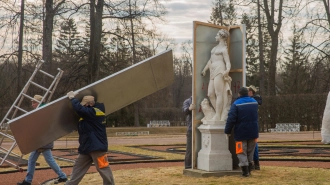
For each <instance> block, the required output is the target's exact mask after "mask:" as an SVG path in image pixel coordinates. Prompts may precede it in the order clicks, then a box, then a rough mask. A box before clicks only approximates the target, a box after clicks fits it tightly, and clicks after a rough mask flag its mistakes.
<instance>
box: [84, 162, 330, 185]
mask: <svg viewBox="0 0 330 185" xmlns="http://www.w3.org/2000/svg"><path fill="white" fill-rule="evenodd" d="M182 170H183V168H182V167H163V168H140V169H130V170H117V171H113V174H114V178H115V182H116V185H165V184H166V185H192V184H193V185H218V184H225V185H240V184H242V185H243V184H244V185H245V184H253V185H283V184H284V185H309V184H310V185H314V184H315V185H326V184H330V175H329V174H330V172H329V169H319V168H297V167H273V166H272V167H270V166H269V167H268V166H263V167H262V169H261V170H260V171H252V176H250V177H247V178H245V177H244V178H243V177H241V176H239V175H235V176H224V177H208V178H195V177H189V176H184V175H183V172H182ZM81 184H84V185H95V184H102V179H101V177H100V175H99V174H98V173H93V174H86V175H85V177H84V178H83V180H82V182H81Z"/></svg>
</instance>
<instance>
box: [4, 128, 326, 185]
mask: <svg viewBox="0 0 330 185" xmlns="http://www.w3.org/2000/svg"><path fill="white" fill-rule="evenodd" d="M108 140H109V145H133V144H134V145H152V144H157V145H171V144H183V143H185V141H186V137H185V135H163V136H160V137H159V136H141V137H140V136H135V137H110V138H109V139H108ZM297 140H299V141H303V140H316V142H319V141H320V140H321V134H320V132H297V133H261V134H260V137H259V141H297ZM319 143H320V142H319ZM320 144H321V143H320ZM77 145H78V143H77V141H66V140H64V141H63V140H62V141H56V142H55V148H69V147H74V146H75V147H76V146H77ZM260 164H261V168H262V166H288V167H291V166H292V167H316V168H330V165H329V164H327V163H325V162H288V161H285V162H278V161H261V162H260ZM170 166H183V162H158V163H135V164H111V169H112V170H113V171H114V170H122V169H134V168H142V167H145V168H153V167H170ZM0 168H1V167H0ZM62 169H63V171H64V172H65V173H66V174H70V173H71V171H72V167H62ZM95 172H96V170H95V168H94V167H91V168H90V170H89V171H88V173H95ZM25 175H26V171H24V172H23V173H21V172H13V173H2V174H0V179H1V180H0V185H16V183H17V182H19V181H22V180H23V179H24V177H25ZM52 178H56V174H55V173H54V172H53V170H51V169H40V170H37V171H36V172H35V175H34V179H33V183H32V184H33V185H37V184H42V183H43V182H45V181H47V180H49V179H52Z"/></svg>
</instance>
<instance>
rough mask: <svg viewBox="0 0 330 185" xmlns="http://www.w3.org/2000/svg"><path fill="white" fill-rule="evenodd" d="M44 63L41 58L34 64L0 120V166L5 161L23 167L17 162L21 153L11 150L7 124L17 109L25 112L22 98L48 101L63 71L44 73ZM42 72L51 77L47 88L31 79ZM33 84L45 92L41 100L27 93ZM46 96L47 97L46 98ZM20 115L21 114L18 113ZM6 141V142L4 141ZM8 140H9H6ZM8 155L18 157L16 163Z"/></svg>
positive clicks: (12, 140) (13, 146) (14, 115)
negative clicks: (20, 89)
mask: <svg viewBox="0 0 330 185" xmlns="http://www.w3.org/2000/svg"><path fill="white" fill-rule="evenodd" d="M43 63H44V61H43V60H41V61H39V62H38V63H37V64H36V68H35V70H34V72H33V73H32V75H31V77H30V79H29V80H28V81H27V83H26V84H25V86H24V87H23V90H22V91H21V92H20V94H19V95H18V97H17V98H16V100H15V101H14V103H13V105H12V106H11V107H10V109H9V110H8V112H7V114H6V115H5V116H4V118H3V119H2V121H1V122H0V137H1V138H0V166H2V165H3V164H4V163H7V164H9V165H11V166H13V167H15V168H16V169H18V170H19V171H21V172H22V171H23V169H22V168H21V167H20V166H19V162H20V160H21V159H22V157H23V155H18V154H16V153H14V152H13V149H14V148H15V147H16V146H17V143H16V141H15V138H14V137H13V135H11V132H10V130H9V129H8V127H9V125H8V121H10V120H12V119H14V118H15V117H17V116H16V115H17V113H18V111H21V112H22V113H23V115H24V114H26V113H27V112H28V111H26V110H24V109H23V108H21V104H22V102H23V99H24V98H28V99H30V100H33V101H36V102H39V103H41V102H46V103H48V102H49V101H50V100H51V98H52V96H53V93H54V91H55V89H56V87H57V85H58V83H59V81H60V79H61V77H62V75H63V71H62V70H61V69H60V68H58V69H57V70H58V73H57V75H56V76H53V75H51V74H48V73H46V72H45V71H42V70H41V66H42V64H43ZM38 72H39V73H42V74H44V75H45V76H48V77H49V78H51V79H53V81H52V83H51V84H50V86H49V87H48V88H46V87H43V86H41V85H39V84H37V83H36V82H34V81H33V79H34V77H35V75H36V74H37V73H38ZM31 84H32V85H34V86H36V87H37V88H40V89H42V90H43V91H44V92H45V94H44V95H42V96H43V98H42V100H41V101H38V100H36V99H34V98H33V97H32V96H33V95H32V96H30V95H28V93H27V92H28V89H29V87H30V85H31ZM47 97H48V98H47ZM20 116H21V115H20ZM4 141H6V142H4ZM8 141H9V142H8ZM10 157H16V158H18V161H17V163H16V164H15V163H14V162H12V160H9V159H8V158H10Z"/></svg>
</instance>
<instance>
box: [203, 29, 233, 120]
mask: <svg viewBox="0 0 330 185" xmlns="http://www.w3.org/2000/svg"><path fill="white" fill-rule="evenodd" d="M228 37H229V32H228V31H227V30H225V29H220V31H219V32H218V33H217V35H216V36H215V39H216V41H219V44H218V45H217V46H215V47H214V48H213V49H212V51H211V58H210V60H209V61H208V62H207V64H206V66H205V67H204V69H203V71H202V76H205V74H206V71H207V70H210V82H209V86H208V91H207V96H208V97H209V99H210V101H211V104H212V106H213V108H214V109H215V115H214V116H213V117H212V118H211V119H210V121H225V120H226V119H227V117H228V111H229V109H230V103H231V99H232V92H231V90H230V85H231V77H230V76H229V75H228V74H229V71H230V68H231V64H230V60H229V54H228V48H227V42H226V41H227V39H228Z"/></svg>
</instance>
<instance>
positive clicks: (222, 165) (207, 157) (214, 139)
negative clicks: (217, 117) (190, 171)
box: [197, 121, 233, 171]
mask: <svg viewBox="0 0 330 185" xmlns="http://www.w3.org/2000/svg"><path fill="white" fill-rule="evenodd" d="M224 128H225V122H224V121H204V122H203V124H202V125H201V126H199V127H198V129H199V130H200V132H201V134H202V137H201V138H202V142H201V145H202V146H201V148H202V149H201V150H200V151H199V152H198V156H197V168H198V169H200V170H205V171H228V170H233V163H232V155H231V153H230V151H229V148H228V139H227V136H226V134H225V133H224Z"/></svg>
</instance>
